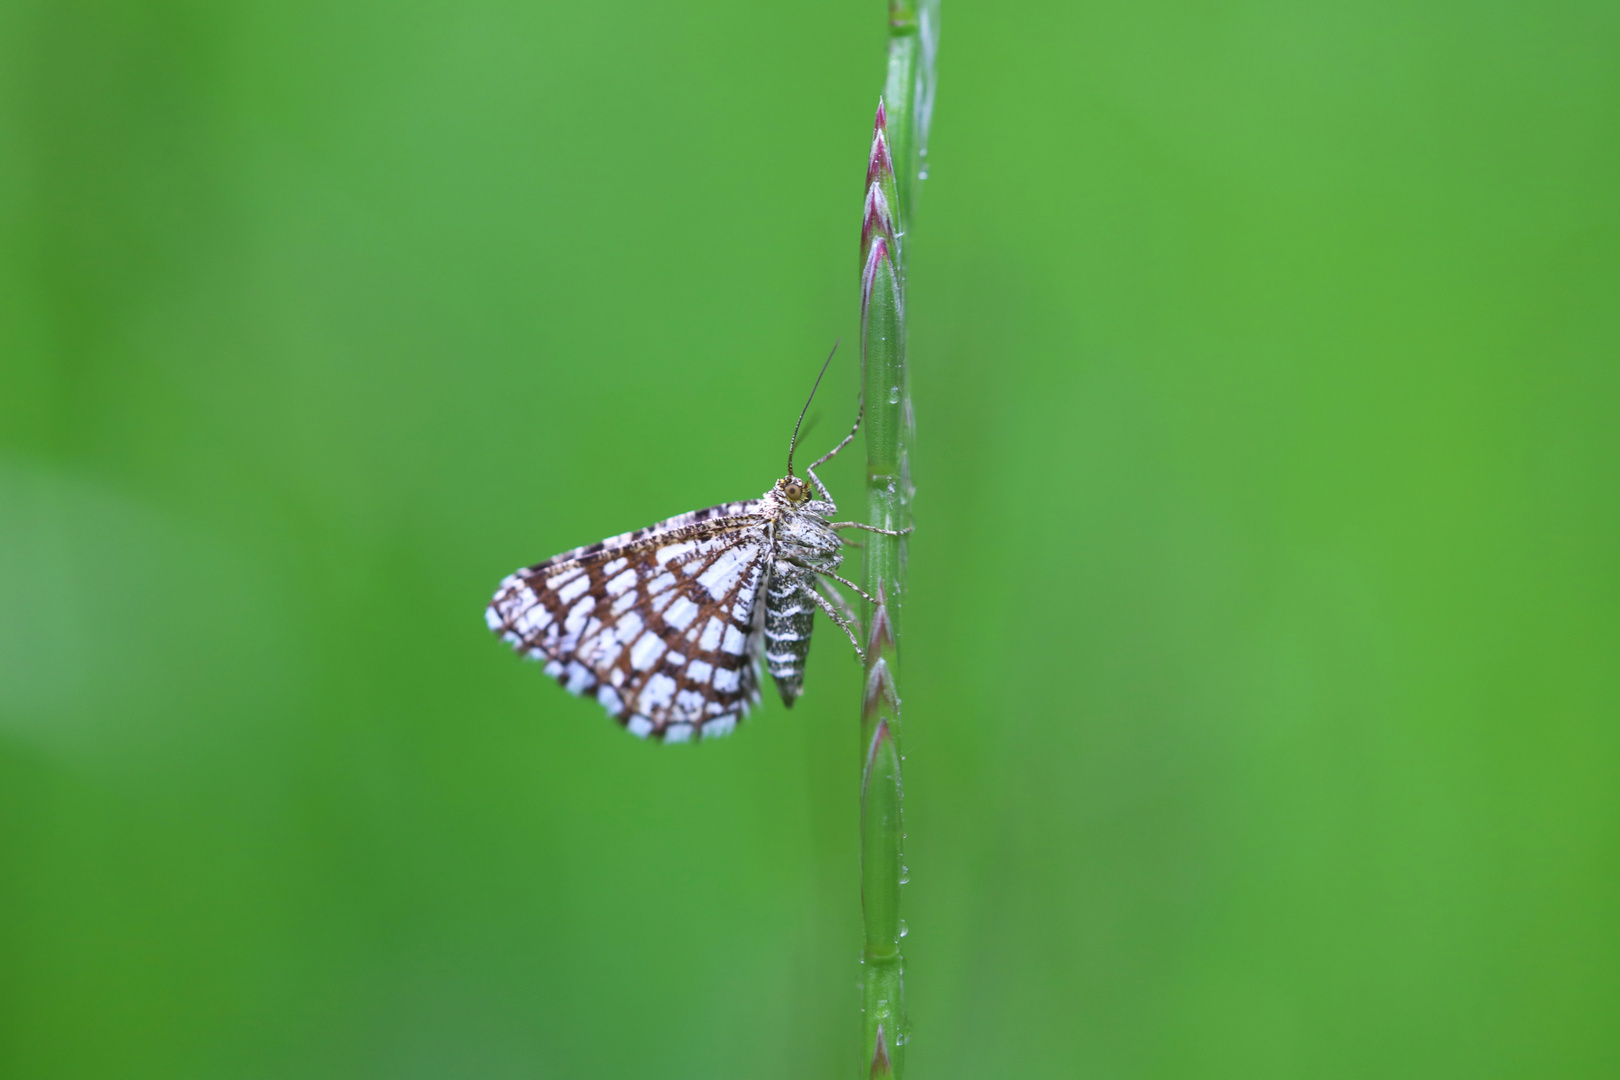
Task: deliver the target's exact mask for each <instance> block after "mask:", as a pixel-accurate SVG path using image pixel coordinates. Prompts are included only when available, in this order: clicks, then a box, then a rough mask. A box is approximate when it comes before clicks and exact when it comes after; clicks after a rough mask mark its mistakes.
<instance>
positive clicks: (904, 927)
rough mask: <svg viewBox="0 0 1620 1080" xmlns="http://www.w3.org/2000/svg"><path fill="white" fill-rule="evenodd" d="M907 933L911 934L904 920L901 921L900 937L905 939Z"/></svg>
mask: <svg viewBox="0 0 1620 1080" xmlns="http://www.w3.org/2000/svg"><path fill="white" fill-rule="evenodd" d="M909 933H911V927H909V926H907V925H906V920H904V919H901V920H900V936H901V937H905V936H906V935H907V934H909Z"/></svg>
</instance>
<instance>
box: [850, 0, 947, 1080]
mask: <svg viewBox="0 0 1620 1080" xmlns="http://www.w3.org/2000/svg"><path fill="white" fill-rule="evenodd" d="M938 28H939V3H938V0H889V67H888V76H887V78H886V80H885V83H884V92H883V97H882V98H881V99H880V100H879V102H878V109H877V117H876V120H875V122H874V124H873V131H872V149H871V152H870V154H869V155H868V158H867V170H866V198H865V206H864V211H863V214H862V221H861V370H862V380H863V390H862V392H863V394H864V400H865V402H866V423H865V427H866V523H867V524H868V525H871V526H874V527H876V528H878V529H886V530H891V531H898V530H901V529H905V528H908V527H909V526H910V524H911V499H912V484H911V457H910V454H911V443H912V433H913V430H914V427H915V418H914V414H913V412H912V408H911V385H910V378H909V372H908V368H907V364H906V321H905V306H906V305H905V292H906V289H905V248H906V244H905V239H904V238H905V227H906V225H907V224H908V223H909V221H910V219H911V214H912V211H913V208H914V207H915V205H916V199H917V193H918V189H919V188H920V187H921V183H922V179H923V177H924V175H925V173H924V161H925V159H926V153H927V142H928V123H929V120H930V119H931V118H932V114H933V100H934V55H935V48H936V45H937V42H938ZM891 136H892V138H893V141H892V142H891ZM906 544H907V538H906V537H905V536H894V535H883V534H881V533H874V534H873V535H871V536H869V537H867V538H866V548H865V552H864V559H863V564H864V575H863V576H864V580H863V585H864V588H865V591H866V592H867V593H868V594H869V595H870V596H871V598H872V602H869V603H866V604H865V611H864V615H865V625H866V628H867V631H866V637H867V640H866V678H865V680H864V684H863V690H862V694H861V746H862V755H861V914H862V923H863V927H864V931H865V938H866V941H865V948H864V949H863V950H862V955H861V962H862V970H861V974H862V978H861V994H862V1012H861V1017H862V1024H861V1028H862V1035H861V1040H862V1041H861V1062H862V1068H861V1075H862V1076H863V1077H865V1078H866V1080H876V1078H889V1077H896V1078H898V1077H900V1076H901V1075H902V1074H903V1073H904V1070H905V1044H906V1039H907V1020H906V1010H905V978H904V976H905V960H904V956H903V955H902V953H901V948H900V940H901V938H902V937H903V936H904V933H905V931H904V923H903V922H902V921H901V918H900V886H901V884H902V883H903V882H904V880H905V867H904V865H903V858H904V843H903V842H904V840H905V831H904V824H903V822H902V819H901V793H902V783H901V762H902V761H903V760H904V759H903V756H902V754H901V750H900V703H901V698H900V671H899V660H900V623H901V616H902V613H903V612H904V609H905V595H906Z"/></svg>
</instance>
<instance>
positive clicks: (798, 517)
mask: <svg viewBox="0 0 1620 1080" xmlns="http://www.w3.org/2000/svg"><path fill="white" fill-rule="evenodd" d="M852 434H853V433H852ZM848 441H849V440H847V439H846V440H845V441H844V443H840V444H839V445H840V447H842V446H843V445H846V444H847V443H848ZM834 452H835V453H836V450H835V451H834ZM828 456H831V455H828ZM823 460H825V459H823ZM810 476H811V479H812V480H814V479H815V474H814V471H813V467H812V471H811V473H810ZM816 487H817V489H818V490H819V493H820V494H821V495H822V496H825V497H824V498H816V497H815V494H814V493H812V490H811V488H810V486H809V485H808V484H806V483H805V482H804V481H801V480H798V479H795V478H794V476H793V475H792V465H791V461H790V464H789V473H788V475H787V476H786V477H784V478H782V479H781V480H779V481H777V482H776V484H775V485H774V486H773V487H772V488H771V489H770V490H769V491H767V492H765V494H764V495H762V496H761V497H760V498H758V499H749V500H747V501H744V502H735V503H723V504H721V505H720V506H714V507H710V508H709V509H707V510H698V511H694V512H693V513H689V514H682V515H681V516H680V517H674V518H670V519H669V520H667V521H661V522H659V523H658V524H656V525H653V526H650V527H648V528H645V529H640V530H638V531H636V532H632V533H625V534H624V535H622V536H615V537H612V538H611V539H608V540H603V541H602V542H601V543H597V544H591V545H588V546H586V547H582V548H576V549H575V550H573V551H567V552H564V553H563V554H561V555H557V556H555V557H554V558H551V559H547V560H546V561H545V562H543V563H540V564H539V565H537V566H531V567H529V568H528V569H526V570H519V571H518V572H516V573H514V574H512V575H510V576H508V577H507V578H506V580H504V581H502V582H501V586H500V588H499V589H498V590H497V591H496V593H495V599H494V600H493V601H492V602H491V603H490V605H489V608H488V610H487V611H486V612H485V618H486V619H487V620H488V622H489V628H490V629H491V630H493V631H494V632H495V633H497V634H499V635H500V636H501V637H502V638H503V639H505V640H506V641H508V642H510V643H511V644H512V646H513V648H514V649H516V650H517V651H518V652H520V653H523V654H524V655H526V656H529V657H531V658H533V659H535V660H540V661H543V662H544V663H545V666H546V672H547V673H548V674H550V675H552V676H554V677H556V679H557V681H558V682H560V683H562V685H563V686H564V687H566V688H567V689H568V690H569V692H571V693H574V694H580V695H586V694H589V695H591V696H593V697H595V698H596V700H597V701H598V702H600V703H601V704H602V706H603V708H605V709H606V710H607V711H608V715H610V716H613V717H615V718H616V719H617V720H618V721H619V722H620V723H621V724H623V725H624V726H625V727H626V728H628V729H629V730H630V731H631V732H632V733H633V734H635V735H639V736H641V737H643V738H646V737H648V736H651V737H653V738H656V739H661V740H663V741H664V742H685V741H689V740H692V739H695V738H708V737H712V736H715V735H725V734H729V733H730V732H731V730H732V729H733V728H734V727H736V725H737V722H738V721H739V720H740V719H742V718H743V717H744V716H746V715H747V714H748V711H749V709H750V707H752V706H753V705H756V704H758V702H759V682H760V678H759V661H760V657H761V655H763V657H764V659H765V661H766V664H767V666H768V669H769V671H770V673H771V676H772V677H773V678H774V679H775V680H776V685H777V689H778V690H779V691H780V692H781V695H782V700H783V702H785V703H786V704H788V705H792V704H793V702H794V701H795V700H796V699H797V698H798V696H799V695H800V694H801V693H802V692H803V689H804V682H803V680H804V664H805V659H806V658H807V656H808V655H809V652H810V634H811V630H812V628H813V619H814V615H815V611H816V609H817V608H818V607H820V608H821V609H822V610H824V611H826V612H827V613H828V614H829V615H831V616H832V617H833V618H834V619H836V620H837V621H838V623H839V625H840V626H844V627H845V629H846V632H847V631H848V626H847V621H846V620H845V619H843V618H841V617H840V616H839V614H838V612H837V611H836V610H834V609H833V608H832V606H831V605H830V604H829V603H828V601H827V600H826V599H825V598H824V597H822V596H821V594H820V593H818V592H817V591H816V585H817V575H818V574H830V573H833V572H834V571H836V569H837V567H838V564H839V562H840V561H841V559H842V558H843V543H842V541H841V540H840V539H839V536H838V533H837V532H836V531H835V530H834V528H833V526H832V523H831V521H830V519H831V517H832V515H833V514H834V513H835V512H836V511H837V506H836V505H835V504H834V503H833V501H832V498H831V496H830V495H828V494H827V491H826V489H825V488H824V487H822V486H821V484H820V481H819V480H817V481H816Z"/></svg>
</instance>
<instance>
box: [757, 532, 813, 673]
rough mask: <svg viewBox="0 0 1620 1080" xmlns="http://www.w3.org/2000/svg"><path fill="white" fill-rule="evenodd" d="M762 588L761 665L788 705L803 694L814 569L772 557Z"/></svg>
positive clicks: (808, 644)
mask: <svg viewBox="0 0 1620 1080" xmlns="http://www.w3.org/2000/svg"><path fill="white" fill-rule="evenodd" d="M773 564H774V565H772V567H771V578H770V585H769V586H768V587H767V588H766V590H765V664H766V667H767V668H768V669H769V670H770V673H771V678H773V679H775V680H776V688H777V689H778V690H780V691H781V692H782V704H784V705H792V704H793V703H794V702H795V701H797V700H798V697H799V695H800V694H802V693H804V662H805V660H806V659H807V658H808V657H809V655H810V631H811V630H812V629H813V628H814V627H815V614H816V602H815V599H814V598H813V596H812V595H811V592H810V590H812V589H814V588H815V587H816V585H815V572H814V571H812V570H807V569H805V568H804V567H802V566H795V565H793V564H792V563H790V562H788V561H787V560H786V559H780V558H779V559H775V560H773Z"/></svg>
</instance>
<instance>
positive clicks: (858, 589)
mask: <svg viewBox="0 0 1620 1080" xmlns="http://www.w3.org/2000/svg"><path fill="white" fill-rule="evenodd" d="M816 573H818V574H821V575H822V576H823V577H830V578H832V579H833V580H834V581H836V582H838V584H840V585H848V586H849V587H850V588H852V589H854V590H855V591H856V592H857V593H859V594H860V597H861V599H862V600H865V601H866V602H867V603H868V604H871V605H872V606H873V607H877V606H878V602H877V601H876V600H875V599H873V598H872V597H870V596H868V595H867V594H866V590H865V589H863V588H861V587H860V586H859V585H857V584H855V583H854V582H853V581H851V580H849V578H846V577H839V576H838V575H837V574H835V573H833V572H832V571H831V570H817V571H816Z"/></svg>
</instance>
